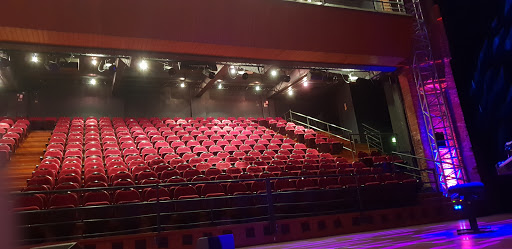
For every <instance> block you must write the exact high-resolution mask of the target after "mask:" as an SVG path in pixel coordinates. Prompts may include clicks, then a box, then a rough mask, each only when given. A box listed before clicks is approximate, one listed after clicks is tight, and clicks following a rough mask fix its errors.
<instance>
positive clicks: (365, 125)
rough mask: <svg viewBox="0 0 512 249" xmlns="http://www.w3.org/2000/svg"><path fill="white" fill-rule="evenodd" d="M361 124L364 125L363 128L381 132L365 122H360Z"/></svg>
mask: <svg viewBox="0 0 512 249" xmlns="http://www.w3.org/2000/svg"><path fill="white" fill-rule="evenodd" d="M361 125H362V126H363V127H364V128H367V129H369V130H371V131H373V132H375V133H381V132H380V131H379V130H377V129H375V128H372V127H370V126H369V125H367V124H365V123H361Z"/></svg>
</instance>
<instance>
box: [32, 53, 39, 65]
mask: <svg viewBox="0 0 512 249" xmlns="http://www.w3.org/2000/svg"><path fill="white" fill-rule="evenodd" d="M30 61H31V62H33V63H38V62H39V57H37V55H36V54H34V55H32V57H31V58H30Z"/></svg>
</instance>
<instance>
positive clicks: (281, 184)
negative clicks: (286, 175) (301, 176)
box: [274, 179, 297, 192]
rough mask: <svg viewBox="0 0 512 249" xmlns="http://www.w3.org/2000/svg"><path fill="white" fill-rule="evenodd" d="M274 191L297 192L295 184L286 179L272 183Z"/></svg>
mask: <svg viewBox="0 0 512 249" xmlns="http://www.w3.org/2000/svg"><path fill="white" fill-rule="evenodd" d="M274 189H275V190H276V191H281V192H283V191H293V190H297V188H296V187H295V183H294V182H293V181H290V180H288V179H279V180H276V182H275V183H274Z"/></svg>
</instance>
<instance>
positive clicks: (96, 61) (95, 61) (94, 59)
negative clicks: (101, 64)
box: [91, 58, 98, 66]
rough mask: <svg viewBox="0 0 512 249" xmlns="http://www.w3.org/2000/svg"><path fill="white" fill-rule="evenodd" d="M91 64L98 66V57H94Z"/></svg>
mask: <svg viewBox="0 0 512 249" xmlns="http://www.w3.org/2000/svg"><path fill="white" fill-rule="evenodd" d="M91 64H92V65H93V66H96V64H98V60H96V58H92V60H91Z"/></svg>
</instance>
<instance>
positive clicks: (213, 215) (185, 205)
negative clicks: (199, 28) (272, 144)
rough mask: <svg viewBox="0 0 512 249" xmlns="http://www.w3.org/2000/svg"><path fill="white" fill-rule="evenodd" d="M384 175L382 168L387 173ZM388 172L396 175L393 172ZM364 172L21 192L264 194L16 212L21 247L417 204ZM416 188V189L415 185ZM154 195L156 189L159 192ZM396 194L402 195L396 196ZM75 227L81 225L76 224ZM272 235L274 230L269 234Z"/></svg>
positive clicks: (413, 192) (409, 193)
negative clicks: (234, 187) (195, 188)
mask: <svg viewBox="0 0 512 249" xmlns="http://www.w3.org/2000/svg"><path fill="white" fill-rule="evenodd" d="M385 171H386V169H385ZM387 171H390V172H394V171H392V170H391V169H387ZM360 176H362V174H354V175H343V174H328V175H314V176H293V177H279V178H264V179H247V180H223V181H210V182H186V183H164V184H155V185H134V186H128V187H127V186H123V187H105V188H88V189H85V188H84V189H76V190H56V191H38V192H21V193H16V194H14V195H13V197H14V198H16V197H19V196H23V195H34V194H42V195H45V196H50V195H52V194H59V193H61V194H62V193H74V194H76V195H79V196H80V195H82V194H84V193H85V192H94V191H107V192H108V193H110V194H112V193H114V192H115V191H116V190H123V189H135V190H138V191H143V190H144V189H160V188H171V187H178V186H188V185H192V184H193V185H197V184H214V183H219V184H229V183H233V182H239V183H243V184H249V183H251V184H252V183H253V182H263V183H264V184H265V191H262V192H260V193H253V194H247V195H244V194H240V195H233V196H221V197H208V198H204V197H201V198H195V199H184V200H173V199H171V200H168V199H164V198H163V197H161V196H158V195H157V198H156V201H154V202H138V203H126V204H116V205H103V206H80V207H76V208H62V209H47V210H38V211H24V212H18V213H17V215H18V216H19V218H20V221H22V222H21V225H20V226H19V227H18V229H20V230H21V231H23V232H22V233H23V234H24V238H23V239H22V241H21V242H22V243H24V244H35V243H43V242H48V241H55V240H60V241H62V240H75V239H85V238H95V237H105V236H113V235H122V234H132V233H139V232H157V233H158V232H162V231H166V230H173V229H185V228H192V227H200V226H220V225H227V224H233V223H250V222H261V221H264V222H268V223H269V225H270V226H269V227H270V228H271V229H277V227H276V225H275V224H276V220H278V219H288V218H296V217H308V216H319V215H328V214H335V213H344V212H357V211H359V212H364V211H366V210H375V209H382V208H392V207H400V206H408V205H413V204H415V203H416V197H417V193H418V189H417V188H415V187H411V186H408V187H404V186H401V183H400V184H390V185H389V184H388V185H386V184H380V185H371V186H362V185H361V184H359V183H358V179H359V177H360ZM340 177H344V178H342V179H347V180H349V179H351V180H350V181H354V182H355V185H346V186H339V187H338V186H333V187H332V188H331V187H327V188H325V189H305V190H283V191H279V192H276V191H273V190H272V189H273V188H272V185H273V184H274V183H275V181H276V180H291V181H296V180H298V179H311V180H315V179H316V181H318V179H319V178H335V179H339V178H340ZM414 186H418V185H417V183H415V185H414ZM157 193H158V191H157ZM396 193H400V195H397V194H396ZM77 224H79V225H78V226H77ZM272 232H275V230H274V231H272Z"/></svg>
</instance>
